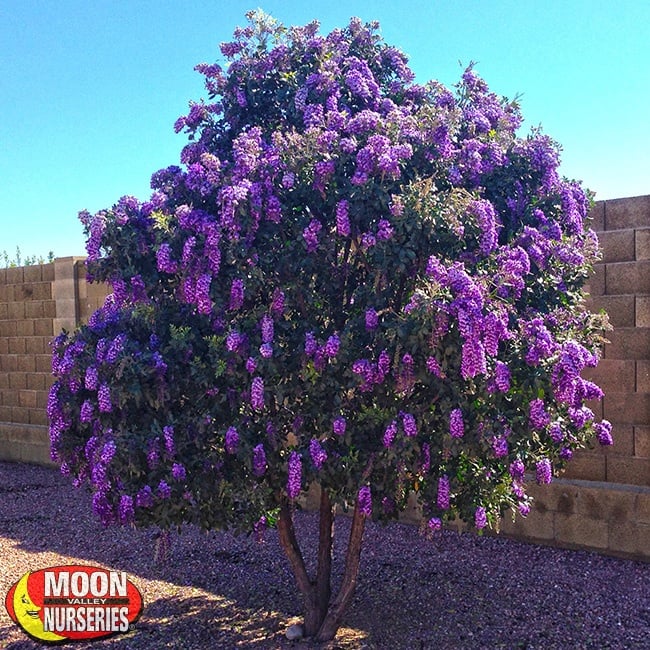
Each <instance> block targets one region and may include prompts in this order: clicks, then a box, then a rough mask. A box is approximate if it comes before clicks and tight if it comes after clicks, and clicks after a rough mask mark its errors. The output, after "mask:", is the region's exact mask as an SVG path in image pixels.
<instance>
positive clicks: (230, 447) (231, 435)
mask: <svg viewBox="0 0 650 650" xmlns="http://www.w3.org/2000/svg"><path fill="white" fill-rule="evenodd" d="M238 444H239V433H237V429H235V427H228V429H227V430H226V435H225V446H226V451H227V452H228V453H229V454H234V453H235V452H236V451H237V445H238Z"/></svg>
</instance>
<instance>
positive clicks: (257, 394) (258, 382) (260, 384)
mask: <svg viewBox="0 0 650 650" xmlns="http://www.w3.org/2000/svg"><path fill="white" fill-rule="evenodd" d="M251 406H252V407H253V408H254V409H255V410H256V411H260V410H261V409H263V408H264V380H263V379H262V378H261V377H255V378H254V379H253V383H252V384H251Z"/></svg>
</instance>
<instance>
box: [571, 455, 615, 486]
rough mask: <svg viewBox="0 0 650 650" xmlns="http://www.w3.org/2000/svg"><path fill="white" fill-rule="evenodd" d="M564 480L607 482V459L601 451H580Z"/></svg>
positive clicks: (572, 461)
mask: <svg viewBox="0 0 650 650" xmlns="http://www.w3.org/2000/svg"><path fill="white" fill-rule="evenodd" d="M562 476H563V478H567V479H577V480H581V481H605V480H606V478H607V464H606V458H605V455H604V454H603V453H601V452H600V451H587V450H584V451H579V452H578V453H576V455H575V456H574V457H573V458H572V459H571V461H570V462H569V464H568V465H567V468H566V470H565V471H564V474H563V475H562Z"/></svg>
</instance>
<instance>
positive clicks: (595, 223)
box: [588, 201, 605, 237]
mask: <svg viewBox="0 0 650 650" xmlns="http://www.w3.org/2000/svg"><path fill="white" fill-rule="evenodd" d="M588 216H589V219H590V220H591V223H590V224H589V227H590V228H592V229H593V230H595V231H596V232H597V233H598V236H599V237H600V233H601V232H602V231H603V230H605V201H596V202H595V203H594V205H593V206H592V208H591V210H589V215H588Z"/></svg>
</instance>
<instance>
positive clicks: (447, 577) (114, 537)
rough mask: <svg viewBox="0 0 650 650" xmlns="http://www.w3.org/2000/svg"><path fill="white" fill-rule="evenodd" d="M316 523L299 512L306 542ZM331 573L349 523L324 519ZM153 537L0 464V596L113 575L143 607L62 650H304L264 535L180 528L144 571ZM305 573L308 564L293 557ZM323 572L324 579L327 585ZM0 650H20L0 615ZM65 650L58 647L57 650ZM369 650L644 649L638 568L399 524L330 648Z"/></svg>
mask: <svg viewBox="0 0 650 650" xmlns="http://www.w3.org/2000/svg"><path fill="white" fill-rule="evenodd" d="M316 521H317V520H316V517H315V515H314V514H312V513H299V514H298V515H297V518H296V528H297V532H298V535H299V536H300V539H304V540H306V542H305V546H306V545H307V543H312V542H313V541H314V539H315V533H316V530H315V529H316ZM337 527H338V528H337V532H338V541H339V542H340V543H339V544H337V545H336V548H335V555H336V561H337V567H340V564H341V558H342V557H343V542H344V541H345V539H346V537H347V532H348V530H349V520H348V519H347V518H340V519H339V520H337ZM155 546H156V544H155V533H154V531H151V530H148V531H133V530H130V529H119V528H109V529H103V528H102V527H101V525H99V524H98V523H97V522H96V521H95V520H94V518H93V517H92V515H91V510H90V502H89V498H88V496H87V495H86V494H85V493H84V492H83V491H80V490H75V489H74V488H72V487H71V486H70V484H69V482H68V481H67V480H66V479H64V478H63V477H61V476H60V475H59V474H58V472H57V470H56V469H49V468H43V467H37V466H33V465H24V464H15V463H0V598H1V599H2V601H4V596H5V595H6V593H7V592H8V590H9V587H10V586H11V584H12V583H14V582H15V581H16V580H18V579H19V578H20V577H21V576H22V575H23V574H24V573H25V572H27V571H29V570H36V569H41V568H44V567H48V566H55V565H58V564H72V563H75V564H91V565H95V566H103V567H106V568H110V569H113V570H120V571H126V572H127V573H128V576H129V579H130V580H131V581H132V582H134V583H135V584H136V586H137V587H138V588H139V589H140V591H141V592H142V595H143V598H144V603H145V606H144V612H143V614H142V617H141V618H140V620H139V621H138V622H137V624H136V625H135V628H134V630H133V631H132V632H129V633H128V634H127V635H122V636H117V637H114V638H112V639H107V640H104V641H95V642H93V643H76V644H74V646H72V647H73V648H76V649H78V650H84V649H86V648H88V649H90V648H93V649H94V648H102V647H110V648H115V649H117V648H124V649H125V650H126V649H129V650H138V649H142V650H158V649H163V648H178V649H179V650H194V649H203V648H206V649H210V650H222V649H223V650H229V649H232V648H253V649H259V650H267V649H268V650H273V649H282V650H285V649H289V648H295V649H299V650H307V648H312V647H314V646H311V645H310V644H309V643H308V642H306V641H296V642H290V641H287V640H286V639H285V637H284V631H285V630H286V628H287V626H288V625H290V624H292V623H295V622H298V621H299V614H300V602H299V600H298V597H297V595H296V592H295V590H294V587H293V580H292V576H291V573H290V571H289V568H288V565H287V562H286V561H285V559H284V556H283V554H282V552H281V550H280V547H279V545H278V540H277V535H276V534H275V531H269V532H268V534H267V536H266V538H265V540H264V542H263V543H261V544H260V543H258V542H256V541H255V540H254V539H253V538H252V537H234V536H232V535H229V534H225V533H209V534H206V533H201V532H200V531H197V530H195V529H192V528H187V529H185V530H183V531H182V533H180V534H176V533H174V534H173V535H172V537H171V546H170V550H169V553H168V556H167V560H166V561H158V562H157V561H156V560H155V558H154V549H155ZM307 561H308V562H310V561H311V558H307ZM339 577H340V575H339V574H337V575H336V576H335V579H337V578H339ZM0 647H3V648H9V649H11V650H31V649H33V648H40V647H43V646H41V645H39V644H38V643H35V642H33V641H31V640H29V639H28V638H27V637H26V636H25V635H24V634H23V633H22V631H21V630H20V629H19V628H18V627H17V626H16V625H15V624H14V623H13V622H12V621H11V620H10V619H9V616H8V615H7V612H6V610H5V609H4V607H2V606H0ZM64 647H68V646H64ZM326 647H327V648H330V649H332V650H334V649H337V648H340V649H344V650H352V649H360V650H361V649H367V650H371V649H375V650H402V649H403V650H421V649H426V650H429V649H431V650H433V649H436V650H438V649H465V648H467V649H475V648H477V649H478V648H485V649H497V648H507V649H513V648H526V649H529V650H532V649H540V650H541V649H543V650H550V649H553V648H557V649H562V650H573V649H581V648H594V649H595V650H603V649H605V648H621V649H622V648H635V649H636V648H638V649H648V648H650V564H644V563H640V562H631V561H628V560H620V559H616V558H611V557H604V556H599V555H596V554H593V553H587V552H578V551H565V550H559V549H554V548H546V547H538V546H532V545H527V544H522V543H519V542H515V541H512V540H508V539H504V538H499V537H481V538H479V537H476V536H474V535H470V534H456V533H452V532H448V531H443V532H442V533H439V534H438V535H436V536H435V537H434V538H433V539H428V538H426V537H424V536H420V535H418V534H417V531H416V529H414V528H413V527H411V526H407V525H399V524H393V525H390V526H388V527H385V528H383V527H381V526H378V525H374V524H370V525H369V526H368V527H367V529H366V536H365V544H364V554H363V560H362V564H361V575H360V580H359V585H358V589H357V594H356V597H355V599H354V602H353V604H352V606H351V608H350V610H349V612H348V616H347V617H346V620H345V622H344V626H343V627H342V628H341V630H340V632H339V634H338V636H337V638H336V641H335V643H332V644H329V645H327V646H326Z"/></svg>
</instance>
